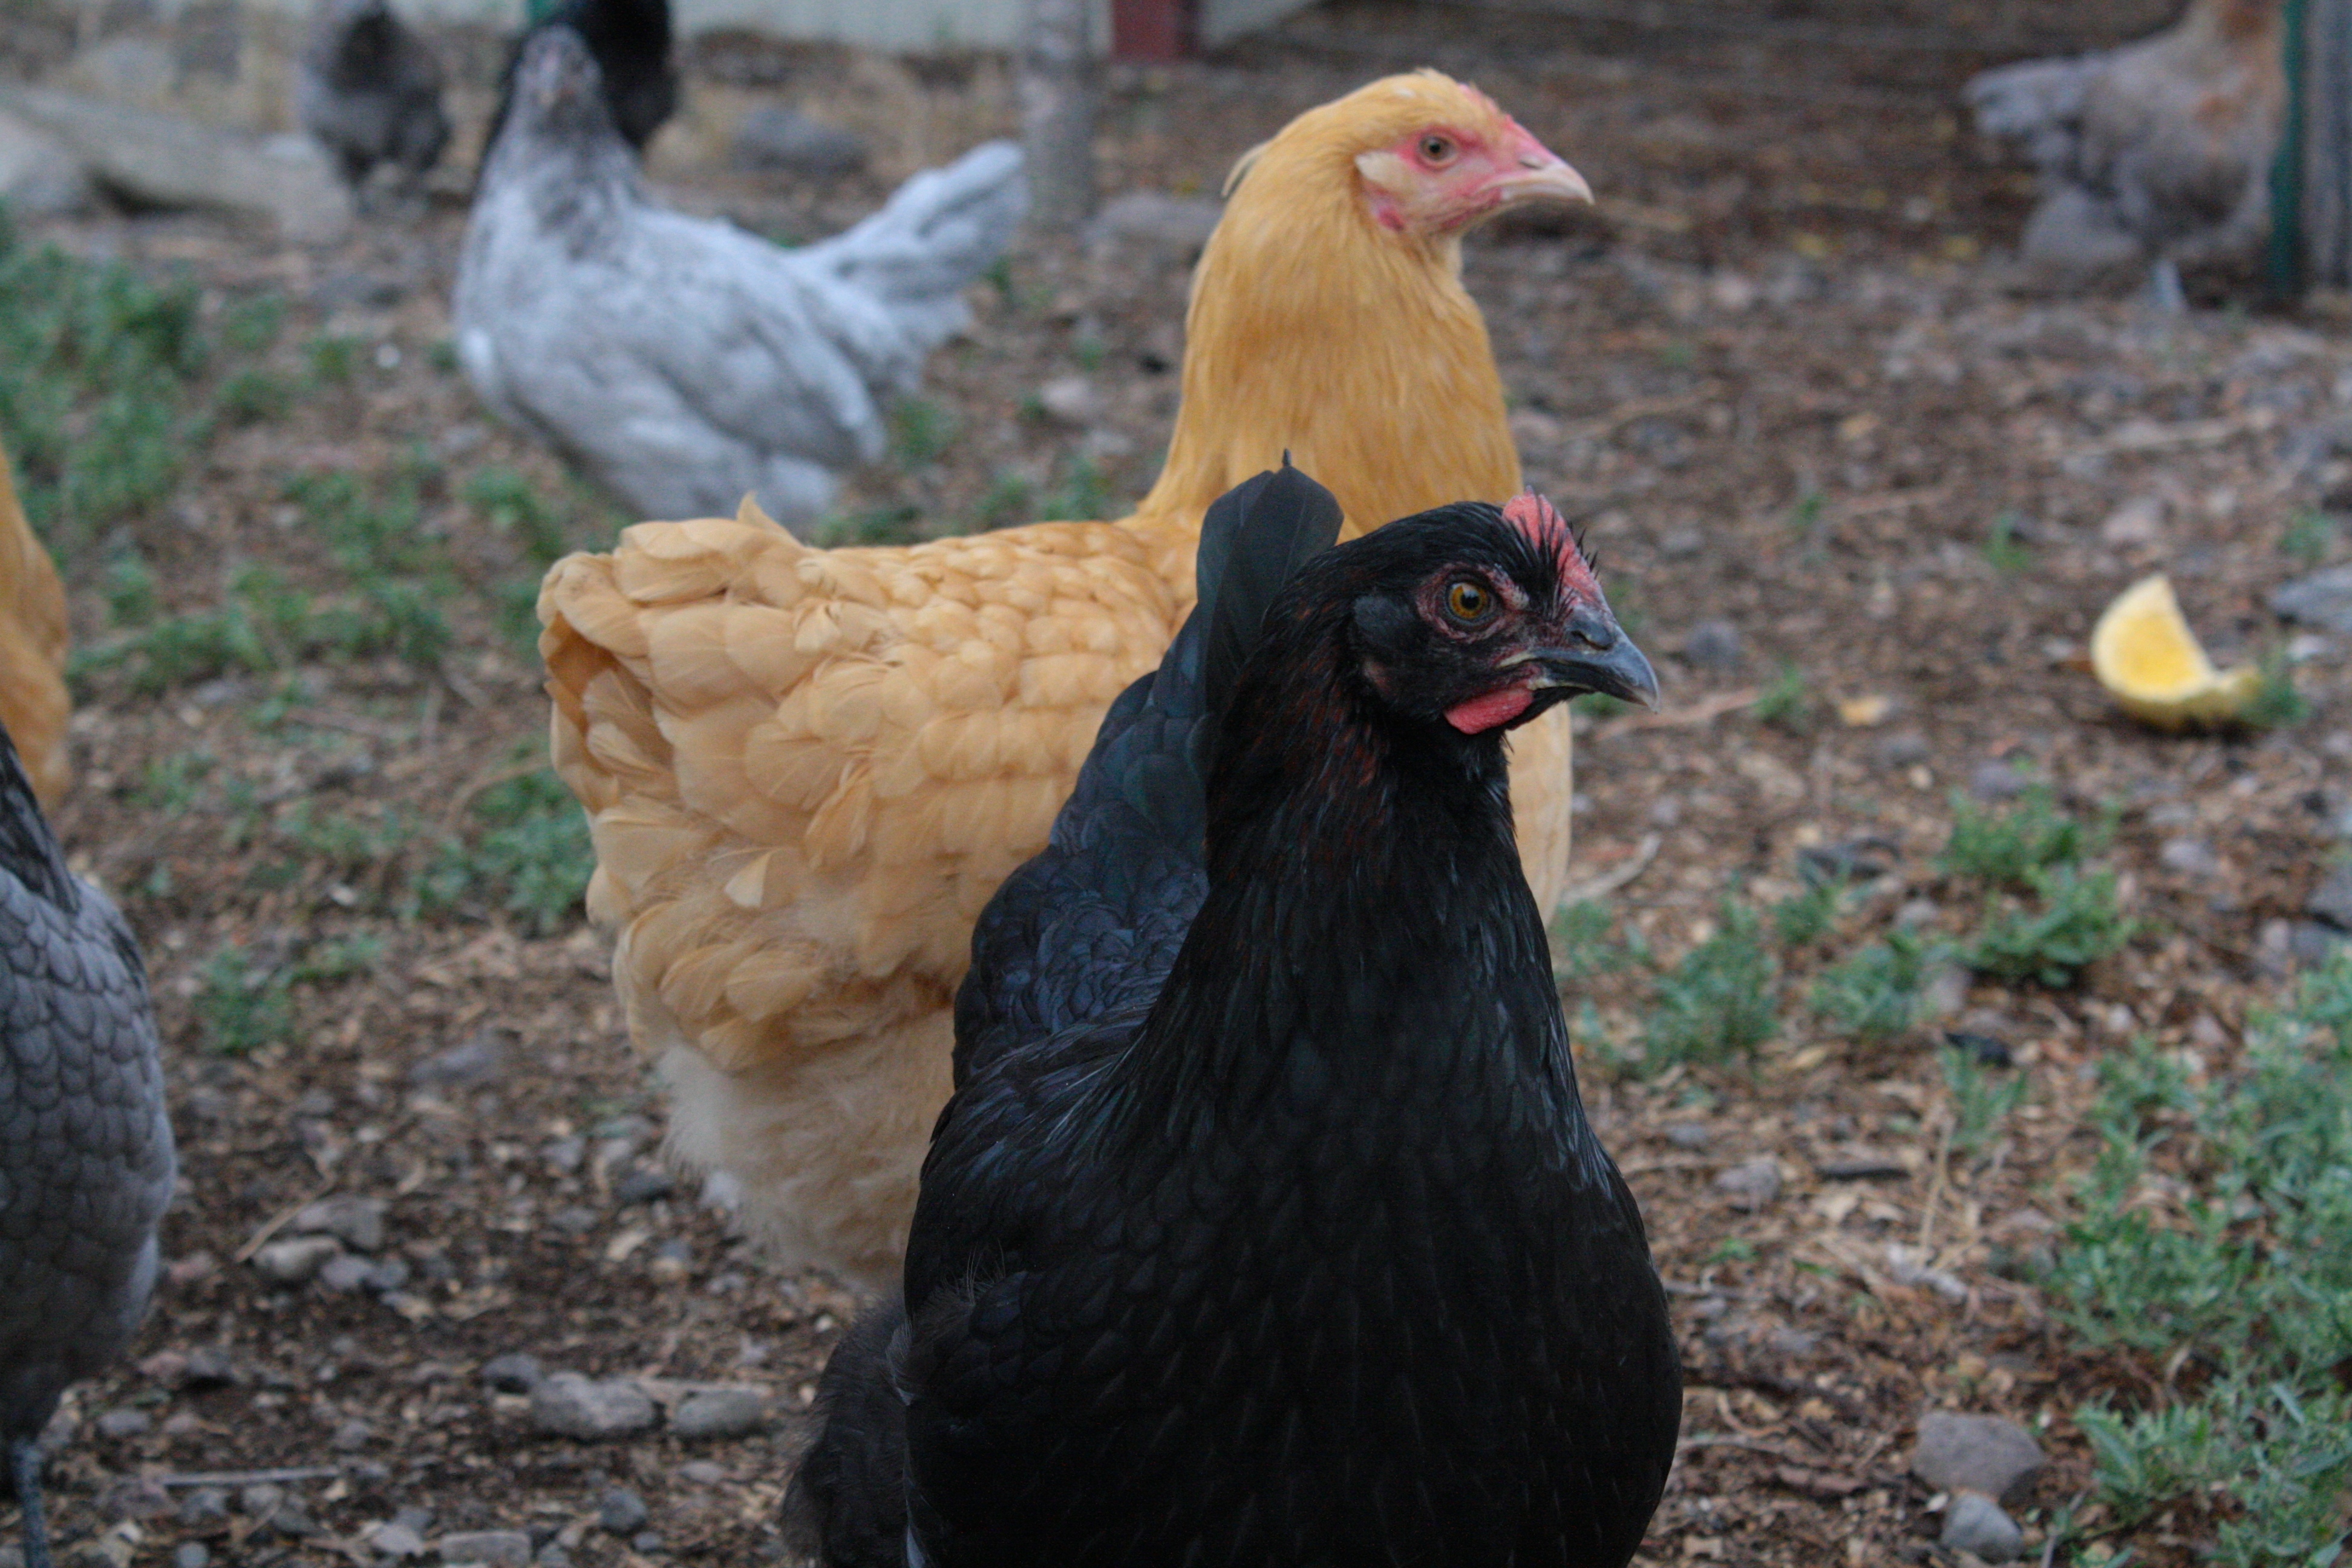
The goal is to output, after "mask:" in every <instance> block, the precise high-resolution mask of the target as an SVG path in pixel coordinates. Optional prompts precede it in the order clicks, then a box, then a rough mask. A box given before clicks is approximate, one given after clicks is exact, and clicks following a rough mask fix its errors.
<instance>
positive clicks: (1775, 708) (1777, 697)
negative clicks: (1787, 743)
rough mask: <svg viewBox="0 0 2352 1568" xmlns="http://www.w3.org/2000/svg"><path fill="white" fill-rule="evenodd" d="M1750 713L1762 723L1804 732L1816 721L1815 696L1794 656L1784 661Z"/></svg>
mask: <svg viewBox="0 0 2352 1568" xmlns="http://www.w3.org/2000/svg"><path fill="white" fill-rule="evenodd" d="M1748 712H1750V713H1752V714H1754V715H1755V717H1756V721H1757V722H1758V723H1759V724H1769V725H1771V726H1772V727H1773V728H1775V729H1779V730H1787V731H1791V732H1792V733H1793V732H1801V731H1804V730H1806V729H1808V728H1810V727H1811V724H1812V720H1813V697H1812V693H1811V690H1810V689H1807V687H1806V685H1805V672H1804V671H1803V670H1801V669H1800V668H1797V666H1796V662H1795V661H1794V660H1792V659H1783V660H1781V661H1780V675H1779V676H1777V677H1776V678H1774V679H1773V681H1772V684H1771V685H1769V686H1768V687H1766V688H1765V689H1764V694H1763V695H1762V696H1760V697H1759V698H1757V699H1756V700H1755V701H1754V702H1753V703H1751V704H1749V706H1748Z"/></svg>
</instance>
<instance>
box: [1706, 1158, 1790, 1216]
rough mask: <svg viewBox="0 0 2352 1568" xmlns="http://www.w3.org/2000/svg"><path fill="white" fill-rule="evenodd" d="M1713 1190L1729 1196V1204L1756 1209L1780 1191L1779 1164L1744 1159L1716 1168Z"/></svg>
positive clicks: (1776, 1195)
mask: <svg viewBox="0 0 2352 1568" xmlns="http://www.w3.org/2000/svg"><path fill="white" fill-rule="evenodd" d="M1715 1190H1716V1191H1717V1192H1718V1193H1721V1194H1724V1195H1725V1196H1726V1197H1727V1198H1729V1199H1730V1200H1731V1206H1732V1207H1733V1208H1736V1209H1746V1210H1748V1211H1750V1212H1753V1211H1754V1210H1757V1209H1760V1208H1762V1207H1764V1206H1765V1205H1768V1204H1769V1203H1770V1202H1771V1201H1772V1200H1773V1199H1774V1198H1777V1197H1779V1196H1780V1164H1779V1163H1777V1162H1776V1161H1773V1160H1770V1159H1756V1160H1748V1161H1745V1162H1743V1163H1739V1164H1737V1165H1734V1166H1732V1167H1731V1168H1730V1169H1729V1170H1727V1171H1722V1172H1718V1173H1717V1175H1716V1178H1715Z"/></svg>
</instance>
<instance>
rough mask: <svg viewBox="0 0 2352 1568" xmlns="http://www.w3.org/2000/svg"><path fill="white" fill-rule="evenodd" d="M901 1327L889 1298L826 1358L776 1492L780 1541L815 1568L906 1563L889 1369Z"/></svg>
mask: <svg viewBox="0 0 2352 1568" xmlns="http://www.w3.org/2000/svg"><path fill="white" fill-rule="evenodd" d="M906 1326H907V1308H906V1304H905V1303H904V1302H903V1301H901V1300H898V1298H897V1297H896V1296H893V1297H892V1298H891V1299H890V1300H887V1301H885V1302H882V1303H879V1304H878V1305H877V1306H875V1307H873V1308H872V1309H870V1310H867V1311H866V1313H864V1314H863V1315H862V1316H860V1317H859V1318H858V1320H857V1321H856V1323H855V1324H853V1325H852V1326H851V1328H850V1330H849V1331H848V1332H847V1333H845V1334H844V1335H843V1336H842V1337H841V1342H840V1343H839V1344H837V1345H835V1347H834V1351H833V1359H832V1360H831V1361H828V1362H827V1363H825V1367H824V1377H823V1378H821V1379H820V1380H819V1381H818V1384H817V1394H816V1416H817V1435H816V1437H815V1439H814V1441H813V1442H812V1443H811V1444H810V1445H809V1448H808V1452H807V1454H806V1456H805V1457H803V1459H802V1461H801V1465H800V1468H799V1470H798V1471H797V1472H796V1473H795V1474H794V1475H793V1481H792V1486H791V1487H790V1488H789V1489H787V1490H786V1491H785V1493H784V1505H783V1521H782V1522H783V1531H784V1543H785V1544H786V1545H788V1546H790V1547H792V1548H793V1550H794V1551H796V1552H805V1553H806V1554H808V1555H809V1556H811V1557H814V1558H815V1559H816V1561H817V1563H818V1564H819V1568H906V1563H907V1549H906V1541H907V1406H906V1402H905V1401H904V1400H903V1399H902V1398H901V1397H900V1396H899V1393H898V1381H897V1379H896V1377H895V1376H894V1374H893V1373H892V1370H891V1367H892V1363H893V1360H894V1345H893V1342H894V1341H896V1340H897V1339H898V1336H899V1334H900V1333H901V1331H904V1329H905V1328H906Z"/></svg>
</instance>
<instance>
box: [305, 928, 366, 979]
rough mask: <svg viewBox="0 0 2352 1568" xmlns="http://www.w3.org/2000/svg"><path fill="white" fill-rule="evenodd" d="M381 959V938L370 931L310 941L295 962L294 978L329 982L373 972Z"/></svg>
mask: <svg viewBox="0 0 2352 1568" xmlns="http://www.w3.org/2000/svg"><path fill="white" fill-rule="evenodd" d="M380 963H383V938H382V937H380V936H376V935H374V934H373V933H362V935H359V936H353V937H341V938H337V939H334V940H331V941H328V942H312V943H311V944H310V947H309V948H308V949H306V950H305V951H304V952H303V954H302V957H301V960H300V961H299V963H296V964H295V965H294V976H293V977H294V979H295V980H297V981H298V982H305V983H309V984H333V983H334V982H336V981H339V980H349V979H352V977H353V976H355V975H361V974H369V973H373V972H374V970H375V968H376V966H377V965H378V964H380Z"/></svg>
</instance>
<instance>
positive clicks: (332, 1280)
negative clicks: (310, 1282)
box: [319, 1252, 375, 1296]
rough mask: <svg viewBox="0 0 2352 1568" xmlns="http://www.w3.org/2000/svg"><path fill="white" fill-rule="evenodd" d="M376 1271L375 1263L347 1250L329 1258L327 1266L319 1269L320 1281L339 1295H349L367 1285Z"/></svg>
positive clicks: (323, 1285)
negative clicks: (356, 1256)
mask: <svg viewBox="0 0 2352 1568" xmlns="http://www.w3.org/2000/svg"><path fill="white" fill-rule="evenodd" d="M374 1272H375V1265H373V1263H370V1262H369V1261H368V1260H367V1259H366V1258H353V1257H352V1255H351V1254H350V1253H348V1252H346V1253H341V1254H340V1255H338V1256H336V1257H333V1258H329V1259H327V1262H326V1266H325V1267H324V1268H320V1270H319V1283H320V1285H321V1286H322V1287H324V1288H325V1289H329V1290H332V1291H334V1292H335V1293H336V1294H337V1295H339V1296H341V1295H348V1294H349V1293H351V1292H352V1291H353V1290H356V1289H360V1288H361V1287H362V1286H363V1285H365V1284H366V1283H367V1282H368V1277H369V1276H370V1275H372V1274H373V1273H374Z"/></svg>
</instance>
